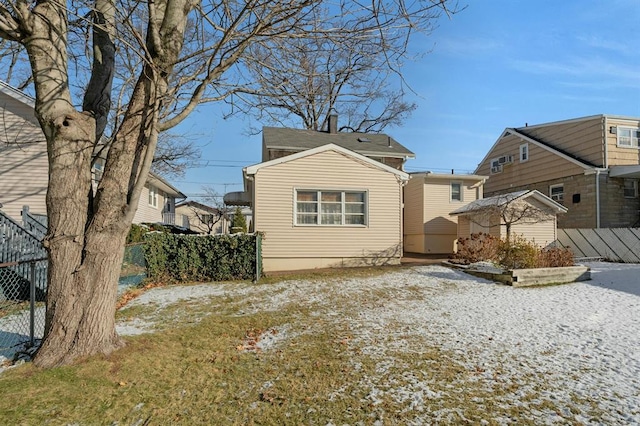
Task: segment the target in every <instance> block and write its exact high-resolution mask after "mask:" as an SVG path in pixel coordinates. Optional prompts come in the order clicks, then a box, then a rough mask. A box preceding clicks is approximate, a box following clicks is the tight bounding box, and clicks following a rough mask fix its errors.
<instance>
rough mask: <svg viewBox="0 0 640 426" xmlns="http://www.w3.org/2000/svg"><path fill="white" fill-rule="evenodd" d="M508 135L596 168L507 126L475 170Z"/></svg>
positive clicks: (575, 162) (587, 166)
mask: <svg viewBox="0 0 640 426" xmlns="http://www.w3.org/2000/svg"><path fill="white" fill-rule="evenodd" d="M508 135H514V136H517V137H519V138H520V139H522V140H524V141H527V142H530V143H532V144H534V145H537V146H539V147H540V148H542V149H544V150H547V151H549V152H551V153H553V154H555V155H558V156H560V157H562V158H564V159H565V160H567V161H570V162H572V163H574V164H576V165H577V166H580V167H582V168H583V169H585V170H593V169H596V168H598V166H596V165H595V164H592V163H590V162H588V161H585V160H582V159H580V158H578V157H576V156H574V155H572V154H569V153H568V152H565V151H563V150H561V149H558V148H555V147H553V146H551V145H549V144H547V143H545V142H542V141H539V140H537V139H535V138H533V137H531V136H529V135H527V134H525V133H523V132H522V129H514V128H510V127H507V128H506V129H504V131H503V132H502V134H500V137H498V139H497V140H496V141H495V143H494V144H493V145H492V146H491V148H490V149H489V151H487V153H486V155H485V156H484V158H483V159H482V161H480V163H479V164H478V167H476V170H475V171H476V172H477V171H478V169H479V168H480V166H481V165H482V164H484V162H485V161H487V160H488V159H489V157H491V156H493V155H494V154H492V153H493V150H494V149H495V148H496V146H498V144H499V143H500V142H501V141H502V139H503V138H504V137H505V136H508Z"/></svg>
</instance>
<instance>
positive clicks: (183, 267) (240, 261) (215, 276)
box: [144, 233, 258, 281]
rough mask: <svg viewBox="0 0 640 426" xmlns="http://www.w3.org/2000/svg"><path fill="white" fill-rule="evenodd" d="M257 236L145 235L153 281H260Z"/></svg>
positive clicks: (149, 270)
mask: <svg viewBox="0 0 640 426" xmlns="http://www.w3.org/2000/svg"><path fill="white" fill-rule="evenodd" d="M256 238H258V236H257V235H247V234H234V235H206V236H196V235H175V234H163V233H149V234H147V235H145V249H144V252H145V259H146V261H147V274H148V276H149V278H151V279H152V280H153V281H227V280H246V279H253V278H256Z"/></svg>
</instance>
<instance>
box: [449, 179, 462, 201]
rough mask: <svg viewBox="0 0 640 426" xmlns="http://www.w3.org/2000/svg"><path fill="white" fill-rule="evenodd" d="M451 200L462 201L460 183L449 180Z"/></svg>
mask: <svg viewBox="0 0 640 426" xmlns="http://www.w3.org/2000/svg"><path fill="white" fill-rule="evenodd" d="M451 201H462V183H460V182H451Z"/></svg>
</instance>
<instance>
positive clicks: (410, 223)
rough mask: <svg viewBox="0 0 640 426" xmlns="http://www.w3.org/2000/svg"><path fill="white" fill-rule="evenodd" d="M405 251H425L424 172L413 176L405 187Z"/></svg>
mask: <svg viewBox="0 0 640 426" xmlns="http://www.w3.org/2000/svg"><path fill="white" fill-rule="evenodd" d="M403 227H404V238H403V242H404V251H405V252H408V253H424V174H415V175H412V176H411V179H409V182H407V184H406V186H405V187H404V224H403Z"/></svg>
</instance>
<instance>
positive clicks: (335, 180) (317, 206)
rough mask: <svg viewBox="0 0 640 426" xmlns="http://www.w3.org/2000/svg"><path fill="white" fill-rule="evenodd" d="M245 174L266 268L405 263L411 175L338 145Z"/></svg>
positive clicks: (259, 166)
mask: <svg viewBox="0 0 640 426" xmlns="http://www.w3.org/2000/svg"><path fill="white" fill-rule="evenodd" d="M243 173H244V180H245V194H246V196H245V198H244V199H245V200H247V201H248V203H249V204H250V205H251V206H252V209H253V226H254V229H255V231H257V232H262V233H264V240H263V243H262V244H263V245H262V257H263V266H264V270H265V271H267V272H269V271H278V270H296V269H310V268H326V267H341V266H363V265H387V264H399V263H400V258H401V256H402V187H403V185H404V184H405V183H406V182H407V180H408V179H409V176H408V175H407V174H406V173H404V172H402V171H400V170H397V169H395V168H393V167H390V166H388V165H385V164H383V163H381V162H379V161H376V160H372V159H371V158H368V157H365V156H364V155H361V154H358V153H356V152H353V151H351V150H349V149H346V148H343V147H341V146H338V145H335V144H326V145H322V146H319V147H316V148H311V149H307V150H304V151H299V152H297V153H293V154H290V155H287V156H284V157H280V158H276V159H272V160H269V161H266V162H262V163H259V164H256V165H253V166H249V167H246V168H245V169H244V170H243ZM240 198H242V197H240ZM226 200H227V201H228V200H229V197H226Z"/></svg>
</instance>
